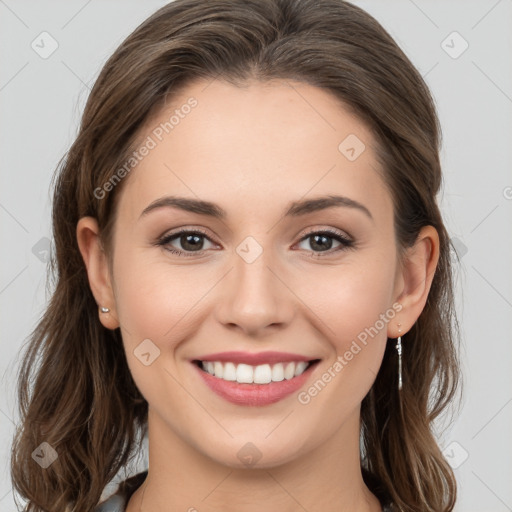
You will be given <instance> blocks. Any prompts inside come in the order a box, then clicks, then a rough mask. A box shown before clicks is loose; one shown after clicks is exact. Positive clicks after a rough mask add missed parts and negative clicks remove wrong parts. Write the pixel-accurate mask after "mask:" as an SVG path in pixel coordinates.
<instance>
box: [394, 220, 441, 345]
mask: <svg viewBox="0 0 512 512" xmlns="http://www.w3.org/2000/svg"><path fill="white" fill-rule="evenodd" d="M438 261H439V235H438V233H437V230H436V229H435V228H434V227H433V226H425V227H423V228H422V229H421V230H420V232H419V234H418V237H417V238H416V242H415V244H414V245H413V246H412V247H410V248H409V249H407V252H406V254H405V256H404V261H403V264H402V268H401V275H400V283H401V289H402V291H401V293H400V294H399V296H398V297H397V299H396V301H397V302H399V303H400V304H401V305H402V310H401V311H400V323H401V330H402V334H404V333H406V332H407V331H409V330H410V329H411V327H412V326H413V325H414V323H415V322H416V320H417V319H418V317H419V316H420V314H421V312H422V311H423V308H424V307H425V304H426V302H427V298H428V294H429V292H430V287H431V285H432V281H433V279H434V274H435V271H436V268H437V263H438ZM391 331H393V332H391ZM394 331H396V327H394V326H390V332H389V333H388V337H391V338H396V337H397V336H398V333H397V332H394Z"/></svg>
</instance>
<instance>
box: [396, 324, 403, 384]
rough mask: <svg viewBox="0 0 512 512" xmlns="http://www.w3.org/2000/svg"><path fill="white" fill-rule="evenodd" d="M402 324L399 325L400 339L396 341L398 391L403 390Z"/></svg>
mask: <svg viewBox="0 0 512 512" xmlns="http://www.w3.org/2000/svg"><path fill="white" fill-rule="evenodd" d="M401 325H402V324H398V339H397V341H396V351H397V352H398V390H399V391H400V390H401V389H402V336H401V335H400V333H401V332H402V329H400V326H401Z"/></svg>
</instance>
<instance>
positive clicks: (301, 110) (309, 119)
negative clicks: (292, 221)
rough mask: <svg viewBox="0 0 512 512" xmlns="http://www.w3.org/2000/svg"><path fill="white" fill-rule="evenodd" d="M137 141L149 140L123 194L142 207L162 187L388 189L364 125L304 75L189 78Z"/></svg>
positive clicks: (280, 192)
mask: <svg viewBox="0 0 512 512" xmlns="http://www.w3.org/2000/svg"><path fill="white" fill-rule="evenodd" d="M139 141H140V144H141V145H147V146H148V147H151V149H150V150H149V151H146V152H145V153H146V156H144V157H142V158H140V161H139V162H138V163H137V165H136V166H135V167H134V169H133V170H132V171H131V173H130V176H129V179H128V183H127V184H126V185H127V186H126V188H125V190H124V191H123V194H122V195H123V196H126V197H125V200H124V202H125V203H126V202H127V201H128V200H129V203H130V205H131V206H132V208H134V209H137V210H139V213H140V211H141V210H142V209H143V207H144V206H145V205H147V203H149V202H151V201H153V200H154V199H155V198H156V197H158V196H161V195H164V194H165V193H168V194H171V193H172V194H181V195H186V196H189V197H194V196H197V197H200V198H201V199H206V200H213V201H216V198H217V197H219V196H222V198H223V199H229V201H232V203H233V206H242V205H243V206H244V207H245V208H250V207H251V206H253V204H252V203H251V201H254V205H256V204H257V205H258V208H260V207H261V205H262V204H266V205H268V204H269V202H274V203H282V202H288V199H298V198H300V197H302V196H304V195H306V194H312V195H315V194H320V193H326V192H332V191H334V190H336V191H338V192H340V193H343V194H344V195H352V196H354V197H352V198H353V199H355V200H359V199H361V200H362V199H363V198H365V197H366V199H367V200H370V201H373V202H375V201H376V200H377V199H378V196H379V195H380V196H382V195H383V192H385V185H384V183H383V181H382V179H381V177H380V175H379V173H380V171H379V170H378V169H379V165H378V164H377V161H376V158H375V152H374V145H375V140H374V138H373V136H372V134H371V132H370V130H369V129H368V128H367V127H366V125H365V124H364V123H363V121H361V120H360V119H359V118H358V117H356V116H355V115H354V114H352V113H351V112H350V111H349V110H348V109H346V108H345V107H344V105H343V104H342V103H341V102H340V101H338V100H337V99H336V98H335V97H334V96H333V95H332V94H330V93H329V92H327V91H325V90H322V89H320V88H317V87H314V86H312V85H309V84H304V83H301V82H294V81H288V80H287V81H284V80H275V81H272V82H265V83H262V82H248V83H247V84H246V85H244V86H243V87H237V86H234V85H232V84H229V83H227V82H224V81H220V80H213V81H203V80H200V81H196V82H194V83H192V84H190V85H189V86H188V87H186V88H185V89H183V90H182V91H181V92H180V93H179V94H178V95H175V97H174V98H173V99H172V101H170V102H168V103H167V105H166V107H165V108H162V109H160V111H158V112H157V113H156V114H155V115H153V116H152V117H151V118H150V119H149V120H148V121H147V122H146V123H145V125H144V127H143V128H142V129H141V131H140V137H139ZM286 196H289V197H286ZM357 196H359V199H358V197H357ZM121 202H123V200H121ZM381 202H382V197H381ZM386 202H387V204H383V205H382V206H383V207H389V198H386V197H384V203H386ZM377 207H378V205H377ZM226 209H227V210H229V205H228V206H227V207H226ZM377 213H378V212H377Z"/></svg>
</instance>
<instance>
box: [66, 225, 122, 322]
mask: <svg viewBox="0 0 512 512" xmlns="http://www.w3.org/2000/svg"><path fill="white" fill-rule="evenodd" d="M76 238H77V242H78V247H79V249H80V253H81V254H82V258H83V260H84V263H85V267H86V269H87V275H88V278H89V286H90V287H91V291H92V294H93V295H94V298H95V299H96V302H97V304H98V315H99V318H100V322H101V323H102V324H103V326H104V327H106V328H107V329H116V328H117V327H119V322H118V320H117V311H116V304H115V296H114V292H113V289H112V283H111V278H110V272H109V268H108V259H107V255H106V254H105V252H104V250H103V247H102V245H101V241H100V237H99V228H98V222H97V221H96V219H95V218H94V217H82V218H81V219H80V220H79V221H78V224H77V226H76ZM102 307H106V308H108V309H109V310H110V311H109V312H108V313H102V312H101V308H102Z"/></svg>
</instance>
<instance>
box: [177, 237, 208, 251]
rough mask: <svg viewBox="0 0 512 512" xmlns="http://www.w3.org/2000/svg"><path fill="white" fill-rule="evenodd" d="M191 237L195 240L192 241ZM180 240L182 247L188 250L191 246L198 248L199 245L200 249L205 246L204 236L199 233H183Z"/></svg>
mask: <svg viewBox="0 0 512 512" xmlns="http://www.w3.org/2000/svg"><path fill="white" fill-rule="evenodd" d="M189 239H193V240H194V242H192V243H190V242H189ZM180 242H181V244H182V247H183V248H184V249H185V250H187V251H188V250H190V248H192V249H197V248H198V247H199V249H201V248H202V246H203V240H202V236H201V235H197V234H191V235H181V237H180ZM187 244H190V247H187Z"/></svg>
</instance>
